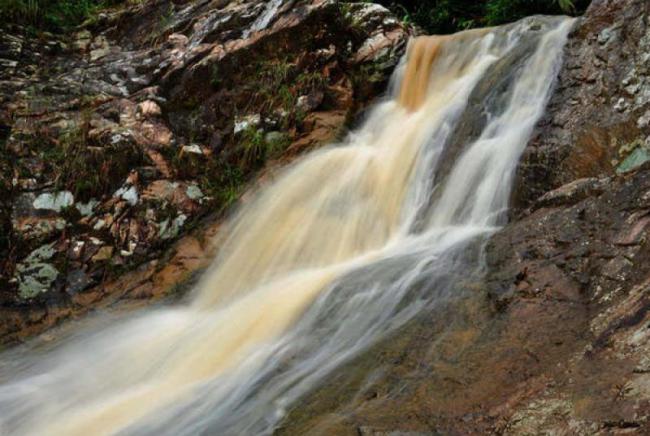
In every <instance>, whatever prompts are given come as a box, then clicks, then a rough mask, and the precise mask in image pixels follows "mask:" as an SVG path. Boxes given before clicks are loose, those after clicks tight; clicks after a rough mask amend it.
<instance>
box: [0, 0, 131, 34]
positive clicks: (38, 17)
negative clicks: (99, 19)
mask: <svg viewBox="0 0 650 436" xmlns="http://www.w3.org/2000/svg"><path fill="white" fill-rule="evenodd" d="M121 1H122V0H0V20H2V21H3V22H5V23H13V24H20V25H25V26H30V27H32V28H36V29H40V30H49V31H64V30H66V29H68V28H70V27H74V26H76V25H78V24H81V23H82V22H83V21H84V20H85V19H87V18H88V17H90V16H92V15H93V14H94V13H96V12H97V10H99V9H100V8H103V7H107V6H112V5H115V4H117V3H119V2H121Z"/></svg>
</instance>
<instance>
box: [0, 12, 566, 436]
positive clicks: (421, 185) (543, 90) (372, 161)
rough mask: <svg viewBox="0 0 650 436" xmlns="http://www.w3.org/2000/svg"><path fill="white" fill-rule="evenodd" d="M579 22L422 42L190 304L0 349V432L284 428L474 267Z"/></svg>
mask: <svg viewBox="0 0 650 436" xmlns="http://www.w3.org/2000/svg"><path fill="white" fill-rule="evenodd" d="M275 3H278V2H275ZM571 26H572V20H570V19H567V18H562V17H532V18H528V19H525V20H522V21H520V22H518V23H515V24H512V25H508V26H504V27H499V28H493V29H485V30H474V31H467V32H463V33H459V34H456V35H451V36H444V37H419V38H416V39H414V40H413V41H411V42H410V44H409V48H408V51H407V54H406V55H405V57H404V59H403V60H402V62H401V63H400V65H399V66H398V67H397V69H396V71H395V73H394V76H393V79H392V82H391V85H390V89H389V91H388V96H387V98H386V99H384V101H382V102H381V103H379V104H378V105H376V107H375V108H374V109H373V110H372V112H371V113H369V115H368V116H367V119H366V120H365V122H364V123H363V124H362V125H361V126H360V127H359V128H358V129H357V130H356V131H354V132H352V133H350V134H349V135H348V137H347V138H346V139H345V140H344V141H343V142H342V143H341V144H336V145H333V146H330V147H327V148H325V149H321V150H318V151H316V152H313V153H311V154H309V155H307V156H305V157H304V158H302V159H301V160H300V161H299V162H297V163H296V164H294V165H292V166H291V167H290V168H288V169H286V170H285V171H284V172H283V174H282V175H281V176H280V177H278V179H277V180H276V181H274V182H273V183H272V184H271V185H270V186H268V187H266V188H263V189H262V190H261V191H260V192H258V193H257V194H256V197H255V198H254V200H253V201H251V202H250V203H249V204H247V205H246V206H245V207H243V208H242V210H240V211H239V212H238V213H237V214H236V215H235V216H234V217H233V218H232V220H231V223H230V225H229V226H227V227H228V229H227V230H226V231H227V235H226V237H225V240H224V242H223V245H222V247H221V249H220V253H219V255H218V257H217V258H216V259H215V261H214V263H213V266H212V267H211V268H210V270H209V271H208V272H207V273H206V274H205V276H204V277H203V279H202V280H201V282H200V283H199V284H198V285H197V287H196V288H195V289H194V290H193V291H192V294H191V295H190V297H189V299H188V301H187V302H186V303H184V304H177V305H175V306H172V307H164V308H158V309H150V310H146V311H142V312H140V313H138V314H136V315H133V316H130V317H126V318H124V319H120V320H119V322H117V321H116V322H114V323H112V324H110V325H107V326H106V325H104V327H99V326H94V327H93V326H89V327H84V328H81V329H79V330H78V331H75V332H74V333H73V334H71V335H69V337H66V338H64V339H63V340H62V341H61V343H60V344H58V345H57V346H56V347H54V348H53V349H50V350H46V351H43V350H38V349H34V347H32V348H30V347H22V348H18V349H15V350H9V351H8V352H5V353H4V354H3V355H0V433H1V434H9V435H14V434H15V435H39V436H43V435H65V436H74V435H83V436H86V435H109V434H111V435H112V434H119V435H135V434H152V435H174V436H176V435H196V434H211V435H251V434H269V433H271V432H273V430H274V428H276V427H277V425H278V424H279V423H280V422H281V420H282V418H283V416H285V413H286V411H287V410H288V409H290V408H291V407H292V405H294V404H295V403H296V402H297V401H298V400H299V399H300V398H301V396H303V395H304V394H305V393H307V392H309V391H310V390H311V389H313V388H314V387H315V386H317V385H318V384H319V383H320V382H323V380H324V378H325V377H326V376H327V375H328V374H330V373H331V372H332V371H333V370H334V369H336V368H337V367H339V366H340V365H342V364H343V363H345V362H347V361H349V360H350V359H351V358H352V357H354V356H356V355H359V353H361V352H363V351H364V350H366V349H368V347H369V346H371V345H372V344H374V343H376V342H377V341H378V340H381V339H382V338H385V337H386V336H387V335H388V334H389V333H391V332H394V331H395V330H396V329H398V328H399V327H400V326H403V325H404V324H405V323H406V322H408V321H409V320H411V319H413V318H414V317H415V316H416V315H417V314H418V313H422V312H423V311H425V310H431V308H433V307H435V306H436V305H439V304H441V303H443V302H445V301H448V300H449V299H451V298H454V297H455V296H456V294H457V292H458V286H455V284H456V283H457V282H458V280H459V278H461V277H466V276H468V275H469V274H471V273H472V272H473V271H479V270H480V268H481V256H480V246H481V241H484V240H485V239H486V237H488V236H489V235H490V234H491V233H492V232H494V231H495V230H496V229H498V226H499V225H501V224H503V222H504V218H505V212H506V210H507V207H508V197H509V195H510V190H511V185H512V179H513V175H514V172H515V169H516V166H517V162H518V159H519V157H520V155H521V153H522V151H523V149H524V147H525V145H526V143H527V141H528V138H529V136H530V134H531V131H532V129H533V127H534V125H535V123H536V122H537V120H538V119H539V117H540V116H541V115H542V113H543V111H544V108H545V105H546V102H547V100H548V97H549V94H550V91H551V88H552V85H553V82H554V80H555V77H556V75H557V73H558V71H559V68H560V66H561V62H562V49H563V46H564V44H565V42H566V39H567V35H568V33H569V31H570V29H571ZM477 247H479V248H478V249H477Z"/></svg>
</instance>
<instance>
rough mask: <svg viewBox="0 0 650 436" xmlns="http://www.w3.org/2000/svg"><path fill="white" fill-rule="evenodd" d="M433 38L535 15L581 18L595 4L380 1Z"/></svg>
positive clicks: (570, 0)
mask: <svg viewBox="0 0 650 436" xmlns="http://www.w3.org/2000/svg"><path fill="white" fill-rule="evenodd" d="M375 2H376V3H380V4H383V5H384V6H386V7H388V8H389V9H391V10H392V11H393V12H395V13H396V14H397V15H398V16H400V17H402V19H403V20H404V21H405V22H408V23H413V24H417V25H418V26H420V27H422V28H423V29H424V30H426V31H427V33H430V34H443V33H452V32H456V31H459V30H465V29H469V28H473V27H483V26H495V25H499V24H503V23H508V22H511V21H515V20H518V19H520V18H523V17H525V16H529V15H534V14H549V15H560V14H579V13H582V12H584V10H585V9H586V8H587V6H588V5H589V3H590V2H591V0H376V1H375Z"/></svg>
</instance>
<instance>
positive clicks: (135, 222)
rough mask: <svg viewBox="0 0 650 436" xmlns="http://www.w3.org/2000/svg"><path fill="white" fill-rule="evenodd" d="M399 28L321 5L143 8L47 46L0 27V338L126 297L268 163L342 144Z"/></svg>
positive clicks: (399, 38)
mask: <svg viewBox="0 0 650 436" xmlns="http://www.w3.org/2000/svg"><path fill="white" fill-rule="evenodd" d="M410 32H411V31H410V29H408V28H406V27H404V26H403V25H402V24H401V23H400V22H399V21H397V20H396V19H395V18H394V17H392V16H391V15H390V13H389V12H388V11H387V10H386V9H384V8H382V7H378V6H376V5H370V4H348V3H339V2H336V1H332V0H300V1H294V0H290V1H268V2H260V1H225V0H213V1H206V0H199V1H193V2H170V1H158V0H151V1H145V2H137V4H132V5H129V6H127V7H123V8H119V9H115V10H109V11H106V12H103V13H101V14H100V15H98V16H97V17H96V19H94V20H93V21H92V22H89V23H87V24H86V25H85V28H84V29H82V30H79V31H78V32H77V33H75V34H73V35H70V36H60V37H57V36H52V35H41V36H40V39H37V38H34V37H32V36H29V35H28V34H27V33H26V32H25V31H24V29H20V28H17V27H12V26H11V25H4V26H0V65H1V66H2V68H0V146H1V147H2V148H1V150H0V169H1V170H2V172H1V173H0V174H1V175H2V177H1V179H0V201H1V202H2V203H1V204H0V234H1V236H0V253H1V256H0V258H1V259H2V263H0V318H1V319H2V321H0V342H4V341H10V340H16V339H17V338H19V337H20V336H21V333H20V332H29V333H33V332H35V331H38V329H39V328H38V327H37V326H38V325H39V324H42V327H43V328H44V327H46V326H47V325H51V324H52V323H54V322H56V321H57V320H58V319H60V318H63V317H66V316H68V315H69V314H71V313H79V312H81V311H83V310H84V309H85V308H87V307H88V306H89V305H91V304H92V305H96V304H97V302H98V301H99V300H103V299H105V298H107V299H108V300H111V301H112V300H113V299H112V298H109V297H111V295H110V294H112V293H115V292H117V294H119V295H122V293H123V292H121V291H120V290H117V291H116V290H115V287H114V286H113V280H114V279H115V278H116V277H118V276H122V275H124V274H125V273H127V272H129V271H150V272H151V271H154V270H157V269H159V268H160V267H158V266H155V265H158V259H159V258H160V257H161V256H162V255H163V253H165V252H166V251H167V250H169V249H170V247H172V244H173V241H175V240H177V239H178V238H180V237H182V236H183V235H184V234H186V233H187V232H188V229H192V228H194V227H196V226H197V224H199V222H200V219H201V218H202V217H205V216H206V215H207V214H209V213H211V214H212V215H213V219H212V220H211V221H214V220H215V219H216V217H218V216H219V215H220V214H222V213H223V211H225V210H226V209H227V208H228V207H229V206H230V205H231V204H232V203H233V202H234V201H235V200H237V198H238V197H239V195H240V193H242V192H243V191H244V187H245V186H246V184H247V183H248V181H249V180H251V179H252V178H253V176H254V175H255V174H257V172H258V171H259V170H260V169H261V168H262V167H263V166H264V165H265V164H266V162H268V161H287V160H289V159H291V158H292V157H293V156H296V155H297V154H299V153H301V152H303V151H305V150H308V149H310V148H312V147H316V146H318V145H320V144H322V143H324V142H325V141H329V140H331V139H334V138H336V136H337V135H338V134H339V133H340V132H341V130H342V129H344V128H345V126H346V123H348V122H350V121H351V120H353V119H354V116H355V114H356V113H357V112H358V111H359V110H360V109H361V108H363V107H364V106H365V105H366V104H368V102H369V101H370V100H371V99H372V98H373V97H374V96H376V95H378V93H379V92H381V91H382V90H383V89H384V88H385V83H386V82H387V80H388V77H389V75H390V73H391V72H392V69H393V67H394V65H395V64H396V63H397V61H398V60H399V58H400V56H401V54H402V53H403V51H404V49H405V46H406V41H407V38H408V36H409V34H410ZM210 228H212V227H210ZM200 232H201V231H196V232H195V233H194V235H195V237H199V236H197V235H198V234H199V233H200ZM199 239H200V237H199ZM184 249H185V248H184V247H183V246H181V247H175V248H172V252H171V254H167V257H169V256H173V252H174V251H176V252H178V251H179V250H180V251H183V250H184ZM39 253H40V254H39ZM43 253H45V254H47V256H43V255H42V254H43ZM204 261H205V259H204ZM180 276H182V274H180ZM136 282H137V280H136ZM165 283H166V284H167V286H168V287H169V286H171V285H173V282H170V281H167V282H165ZM132 293H133V294H134V295H136V294H138V295H139V294H142V295H144V294H151V293H153V294H160V293H165V292H164V291H162V290H156V291H151V292H149V291H147V292H144V293H143V292H141V290H140V291H139V290H137V289H134V290H133V292H132ZM142 295H141V296H142Z"/></svg>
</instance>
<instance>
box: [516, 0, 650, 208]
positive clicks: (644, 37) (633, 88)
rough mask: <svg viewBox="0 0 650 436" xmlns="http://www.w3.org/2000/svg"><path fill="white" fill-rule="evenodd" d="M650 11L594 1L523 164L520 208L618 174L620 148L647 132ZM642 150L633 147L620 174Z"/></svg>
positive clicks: (630, 0)
mask: <svg viewBox="0 0 650 436" xmlns="http://www.w3.org/2000/svg"><path fill="white" fill-rule="evenodd" d="M648 16H650V3H648V2H646V1H644V0H622V1H620V2H607V1H603V0H594V1H593V2H592V4H591V6H590V8H589V11H588V13H587V17H586V18H585V19H582V20H579V21H578V22H577V23H576V27H575V30H574V31H573V33H572V34H571V36H570V38H569V42H568V45H567V48H566V53H565V58H566V62H565V66H564V68H563V70H562V71H561V73H560V77H559V80H558V84H557V87H556V91H555V92H554V94H553V96H552V97H551V101H550V103H549V107H548V110H547V113H546V114H545V115H544V117H543V118H542V119H541V120H540V122H539V124H538V126H537V128H536V131H535V132H534V134H533V138H532V140H531V142H530V144H529V145H528V148H527V149H526V151H525V153H524V156H523V158H522V160H521V163H520V166H519V169H518V179H519V183H517V188H516V192H515V194H514V200H515V206H516V207H517V209H519V210H523V209H525V208H526V207H527V206H528V205H530V204H531V203H532V202H533V201H535V200H536V199H537V198H539V197H540V196H541V195H543V194H544V193H545V192H546V191H547V190H549V189H552V188H557V187H559V186H562V185H565V184H567V183H569V182H572V181H573V180H577V179H581V178H590V177H597V178H598V177H602V176H608V175H614V174H615V173H616V171H617V167H618V165H619V163H620V162H621V161H623V160H625V159H626V157H627V155H624V156H620V154H619V148H620V147H621V145H622V144H631V143H638V142H640V143H641V144H642V143H644V142H645V140H646V138H647V137H648V136H650V127H649V126H648V125H647V124H646V123H645V122H644V121H643V116H644V114H645V113H646V112H647V111H648V110H650V99H648V98H647V95H646V94H647V93H648V89H649V73H650V70H649V69H648V53H650V38H649V37H648V30H647V24H646V23H647V18H648ZM572 101H575V102H579V104H578V105H570V104H567V103H568V102H572ZM630 151H632V150H630ZM645 154H646V153H645V151H644V150H640V151H635V152H634V156H632V157H630V158H629V160H628V161H627V162H626V163H625V165H624V166H623V169H622V170H621V171H627V170H628V169H630V168H632V167H633V166H635V165H636V164H637V163H639V162H641V161H644V160H645ZM619 172H620V171H619Z"/></svg>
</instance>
